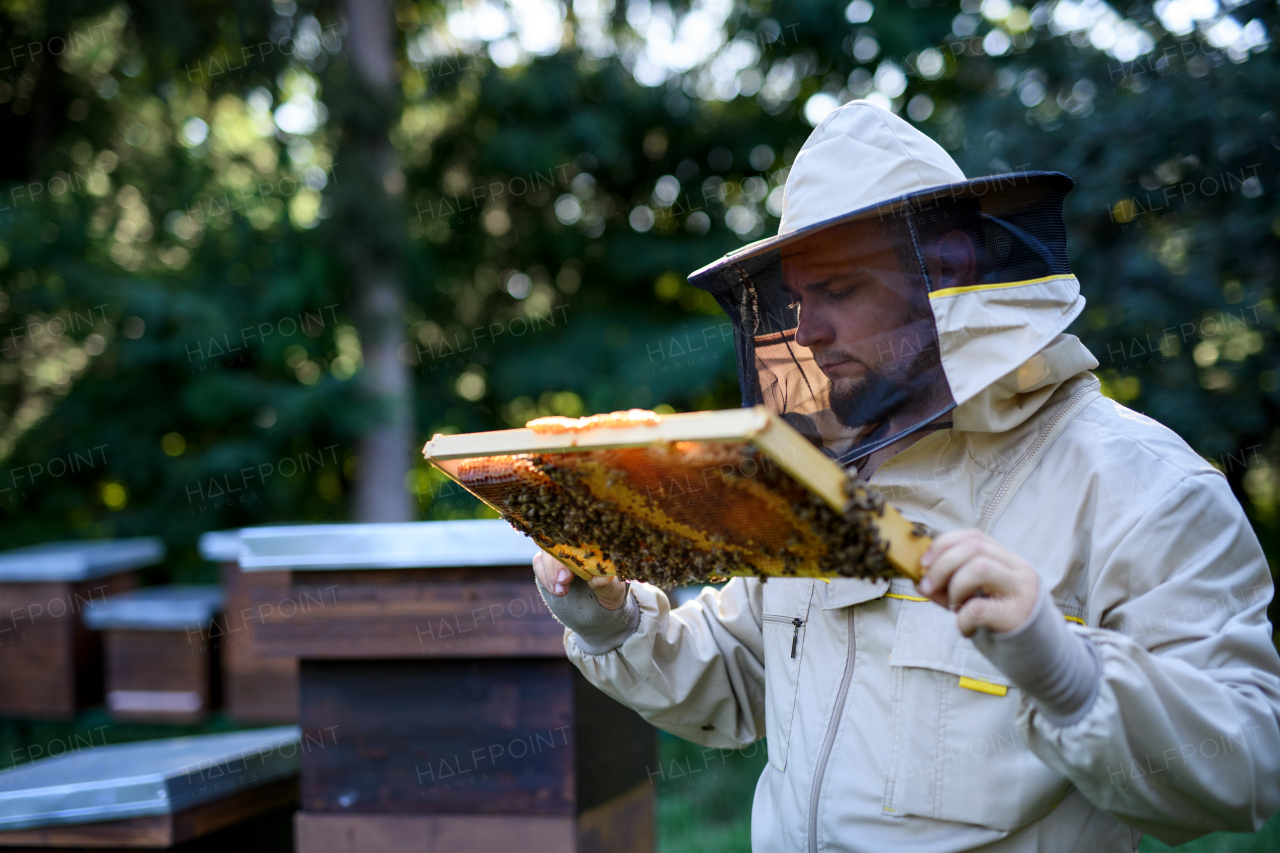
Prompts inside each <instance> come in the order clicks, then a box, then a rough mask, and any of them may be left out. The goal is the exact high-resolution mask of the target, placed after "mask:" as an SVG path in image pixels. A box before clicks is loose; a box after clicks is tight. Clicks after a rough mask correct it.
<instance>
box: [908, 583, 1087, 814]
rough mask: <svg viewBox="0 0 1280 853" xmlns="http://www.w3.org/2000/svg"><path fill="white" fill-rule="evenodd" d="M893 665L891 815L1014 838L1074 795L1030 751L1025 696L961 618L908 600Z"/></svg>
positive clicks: (928, 605) (924, 603)
mask: <svg viewBox="0 0 1280 853" xmlns="http://www.w3.org/2000/svg"><path fill="white" fill-rule="evenodd" d="M904 597H905V596H904ZM889 663H890V671H891V672H892V674H893V721H894V722H893V727H894V731H893V750H892V752H891V759H890V765H889V774H888V777H887V781H886V784H885V795H884V808H885V811H887V812H889V813H892V814H894V815H898V816H902V815H918V816H920V817H929V818H934V819H936V820H950V821H957V822H959V823H970V824H978V825H980V826H985V827H989V828H991V829H999V830H1012V829H1016V828H1017V827H1020V826H1023V825H1025V824H1027V823H1029V822H1030V821H1032V820H1035V819H1036V818H1038V817H1040V816H1041V815H1043V814H1044V813H1046V812H1047V811H1049V809H1051V808H1053V807H1054V806H1055V805H1056V804H1057V803H1058V801H1059V800H1060V799H1062V797H1063V796H1065V795H1066V793H1067V790H1068V786H1069V783H1068V782H1067V780H1066V779H1065V777H1063V776H1060V775H1059V774H1058V773H1056V772H1054V771H1053V770H1050V769H1049V768H1048V767H1047V766H1046V765H1045V764H1044V763H1043V762H1042V761H1041V760H1040V759H1039V758H1037V757H1036V756H1035V754H1034V753H1032V752H1031V750H1030V749H1029V748H1028V747H1027V740H1026V737H1025V734H1026V732H1025V730H1024V729H1021V728H1019V727H1018V725H1017V722H1016V719H1015V717H1016V714H1017V706H1018V692H1017V688H1015V687H1013V686H1012V684H1011V682H1010V681H1009V680H1008V679H1007V678H1005V676H1004V675H1003V674H1001V673H1000V671H999V670H997V669H996V668H995V667H994V666H992V665H991V663H990V662H989V661H987V659H986V658H985V657H983V655H982V653H981V652H979V651H978V649H977V647H976V646H974V645H973V643H972V642H970V641H969V640H967V639H965V637H964V636H963V635H962V634H961V633H960V631H959V629H957V628H956V624H955V614H954V613H951V612H950V611H947V610H944V609H943V608H941V607H938V606H936V605H934V604H932V603H930V602H928V601H912V600H910V599H908V600H906V601H903V607H902V608H901V610H900V611H899V613H898V619H897V622H896V624H895V628H894V638H893V651H892V653H891V654H890V658H889Z"/></svg>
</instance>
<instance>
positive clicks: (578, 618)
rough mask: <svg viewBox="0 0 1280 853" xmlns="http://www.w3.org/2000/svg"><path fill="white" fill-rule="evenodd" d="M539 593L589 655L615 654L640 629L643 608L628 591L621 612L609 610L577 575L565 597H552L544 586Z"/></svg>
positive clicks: (539, 585)
mask: <svg viewBox="0 0 1280 853" xmlns="http://www.w3.org/2000/svg"><path fill="white" fill-rule="evenodd" d="M534 582H535V583H537V584H538V592H540V593H541V594H542V600H543V601H545V602H546V603H547V609H548V610H550V611H551V615H553V616H555V617H556V619H557V620H558V621H559V622H560V624H562V625H564V626H565V627H566V628H568V629H569V630H570V631H572V632H573V638H574V642H575V643H577V646H578V648H580V649H581V650H582V651H583V652H585V653H586V654H589V655H602V654H604V653H606V652H611V651H613V650H614V649H616V648H618V646H621V645H622V644H623V643H625V642H626V641H627V638H628V637H630V636H631V635H632V634H634V633H635V632H636V629H637V628H638V627H639V626H640V605H639V604H638V603H637V602H636V598H635V596H634V595H632V594H631V590H630V589H628V590H627V598H626V601H624V602H623V604H622V606H621V607H619V608H618V609H617V610H606V609H605V608H604V605H602V604H601V603H600V601H599V600H598V599H597V598H596V594H595V593H594V592H592V590H591V585H590V584H588V583H587V582H586V581H584V580H583V579H582V578H580V577H578V576H577V575H574V576H573V582H572V583H570V584H569V591H568V592H567V593H565V594H564V595H562V596H561V595H552V594H551V593H549V592H547V590H546V588H545V587H544V586H543V585H542V582H541V581H539V580H537V579H536V578H535V579H534Z"/></svg>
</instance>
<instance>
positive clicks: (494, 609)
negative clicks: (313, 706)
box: [253, 567, 564, 659]
mask: <svg viewBox="0 0 1280 853" xmlns="http://www.w3.org/2000/svg"><path fill="white" fill-rule="evenodd" d="M442 571H443V572H444V576H449V575H453V576H457V577H465V574H459V570H442ZM468 571H469V570H468ZM435 572H436V570H409V571H401V570H395V571H386V572H383V571H369V572H343V573H337V572H334V573H329V572H324V573H321V572H309V573H306V574H305V575H304V576H300V577H299V578H295V581H294V583H293V585H292V586H291V587H290V588H289V596H290V601H291V602H293V604H292V605H291V606H289V607H288V608H279V607H275V606H273V604H274V603H273V602H272V601H271V600H270V599H269V598H266V597H264V592H263V591H262V590H260V589H258V588H254V590H253V595H254V599H255V605H256V606H258V607H259V608H260V610H261V612H262V614H263V616H262V620H261V623H260V624H259V626H258V627H257V629H256V631H255V639H254V643H255V647H256V648H258V649H259V650H261V651H262V653H263V654H270V655H296V656H298V657H301V658H327V659H342V658H346V659H371V658H422V657H441V658H458V657H544V658H545V657H553V658H563V657H564V641H563V636H564V628H563V626H562V625H561V624H560V623H559V622H557V621H556V620H555V617H553V616H552V615H551V612H550V611H549V610H548V609H547V606H546V604H545V603H544V602H543V601H542V598H541V597H540V596H539V595H538V592H537V588H536V587H535V586H534V584H533V581H532V574H533V572H532V569H531V568H530V567H518V568H513V569H504V570H502V571H501V572H493V571H487V572H481V573H480V574H481V576H482V577H483V576H487V577H489V578H491V579H489V580H476V581H467V580H453V581H444V580H438V579H432V580H428V579H427V578H430V577H432V575H433V573H435ZM517 572H518V574H516V573H517ZM317 575H320V576H321V577H319V578H317V577H316V576H317ZM303 577H305V579H306V581H308V582H307V583H303V582H301V580H302V578H303ZM504 577H505V578H506V579H499V578H504ZM267 595H269V593H267Z"/></svg>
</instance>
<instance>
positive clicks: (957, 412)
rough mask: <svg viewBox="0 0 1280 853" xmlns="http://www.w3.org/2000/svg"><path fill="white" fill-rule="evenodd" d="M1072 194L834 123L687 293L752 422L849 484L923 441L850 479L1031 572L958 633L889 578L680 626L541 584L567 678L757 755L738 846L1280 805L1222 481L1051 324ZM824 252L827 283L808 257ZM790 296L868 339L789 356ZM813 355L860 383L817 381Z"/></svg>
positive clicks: (871, 842) (1215, 816)
mask: <svg viewBox="0 0 1280 853" xmlns="http://www.w3.org/2000/svg"><path fill="white" fill-rule="evenodd" d="M1070 187H1071V181H1070V179H1068V178H1066V177H1065V176H1063V175H1057V174H1054V173H1024V174H1018V175H1005V176H997V177H993V178H984V179H977V180H973V181H967V180H965V178H964V175H963V174H962V173H961V172H960V170H959V168H958V167H957V166H956V165H955V163H954V162H953V161H952V160H951V158H950V157H949V156H948V155H947V154H946V152H944V151H943V150H942V149H941V148H940V147H938V146H937V145H936V144H934V143H933V142H932V141H930V140H929V139H928V138H927V137H925V136H924V135H923V134H921V133H920V132H919V131H917V130H915V129H914V128H912V127H911V126H910V125H908V124H907V123H906V122H903V121H902V120H900V119H898V118H897V117H896V116H894V115H892V114H891V113H889V112H887V111H885V110H882V109H880V108H878V107H876V106H874V105H872V104H869V103H866V102H861V101H855V102H852V103H850V104H847V105H845V106H844V107H842V108H841V109H839V110H836V111H835V112H833V113H831V114H830V115H829V116H828V117H827V118H826V119H825V120H824V121H823V122H822V123H821V124H820V125H819V126H818V127H817V128H816V129H815V130H814V132H813V135H812V136H811V137H810V139H809V141H808V142H807V143H806V144H805V146H804V148H803V149H802V150H801V152H800V154H799V156H798V157H797V158H796V161H795V164H794V166H793V168H792V170H791V173H790V176H789V178H788V181H787V186H786V190H785V210H784V215H783V219H782V224H781V227H780V233H779V236H777V237H774V238H769V239H767V240H763V241H761V242H759V243H756V244H752V245H750V246H747V247H745V248H743V249H742V250H740V251H738V252H736V253H733V254H731V255H729V256H727V257H726V258H724V259H722V260H721V261H718V262H717V263H715V264H713V265H711V266H709V267H707V268H705V269H703V270H699V271H698V272H697V273H694V274H693V275H692V276H691V277H690V280H691V281H692V282H693V283H694V284H696V285H698V286H700V287H704V288H706V289H707V290H709V291H710V292H712V293H713V294H714V295H715V296H716V298H717V299H718V300H719V301H720V304H721V305H722V306H723V307H724V308H725V310H726V311H727V313H728V314H729V316H730V318H731V319H732V320H733V322H734V324H735V331H736V334H737V337H736V341H737V354H738V370H739V376H740V379H741V382H742V387H743V396H744V400H743V403H744V404H745V405H753V404H759V403H763V404H765V405H767V406H770V407H771V408H772V409H773V410H774V411H776V412H777V413H778V414H780V415H782V416H783V417H785V418H787V420H788V421H789V422H791V423H792V424H793V425H795V426H796V427H797V428H798V429H800V430H801V432H803V433H804V434H805V435H806V436H808V437H809V439H810V440H811V441H813V442H814V443H816V444H817V445H818V446H820V447H822V448H823V449H824V450H825V451H826V452H828V453H829V454H830V455H831V456H832V457H833V458H836V459H837V460H839V461H840V462H841V463H844V464H849V465H858V464H860V463H861V461H862V460H865V459H867V458H868V457H869V455H870V454H872V453H874V452H878V451H881V450H883V449H884V448H887V447H890V446H891V445H894V446H897V445H895V442H902V441H903V439H904V437H907V438H912V439H915V440H914V442H913V443H910V445H909V446H907V447H906V449H904V450H901V451H900V452H897V453H896V455H893V456H892V457H891V458H889V459H888V461H886V462H884V463H883V464H881V465H879V467H878V468H876V470H875V473H874V476H873V477H872V480H871V482H872V484H873V485H875V486H876V487H878V488H879V489H880V490H881V491H883V492H884V493H885V495H886V496H887V497H888V499H889V500H890V501H891V502H892V503H894V504H895V505H897V506H898V507H899V508H900V509H901V510H902V512H903V513H904V515H906V516H907V517H908V518H910V519H912V520H915V521H920V522H923V523H925V524H927V525H928V526H929V527H931V528H933V529H934V530H937V531H947V530H955V529H959V528H977V529H978V530H981V531H983V532H984V533H986V534H989V535H990V536H991V537H994V539H995V540H997V541H998V542H999V543H1000V544H1001V545H1003V546H1004V547H1006V548H1007V549H1009V550H1011V551H1012V552H1014V553H1015V554H1017V555H1018V556H1020V557H1021V558H1022V559H1023V560H1025V561H1026V562H1027V563H1029V564H1030V565H1031V566H1032V567H1033V568H1034V571H1035V573H1036V576H1037V577H1038V581H1039V587H1038V589H1039V596H1040V597H1039V598H1038V599H1037V602H1036V606H1035V609H1034V611H1033V615H1032V617H1030V618H1028V619H1027V623H1026V625H1024V626H1023V628H1019V629H1016V630H1012V631H1007V632H1001V633H992V632H988V631H985V630H982V631H979V632H978V633H977V634H976V635H975V636H974V639H972V640H970V639H967V638H966V637H964V636H963V635H962V634H961V633H960V631H959V630H958V629H957V627H956V618H955V615H954V614H952V613H950V612H949V611H947V610H945V609H943V608H941V607H938V606H937V605H935V604H933V603H932V602H930V601H929V600H927V599H925V598H924V597H923V596H921V595H920V594H918V592H917V590H916V589H915V588H914V587H913V586H912V585H911V583H910V582H908V581H906V580H900V581H893V582H885V581H880V582H875V583H872V582H866V581H859V580H849V579H839V580H834V581H832V582H830V583H824V582H822V581H818V580H813V579H793V578H787V579H784V578H774V579H771V580H769V581H768V582H767V583H766V582H761V581H760V580H758V579H754V578H752V579H743V578H735V579H734V580H732V581H731V582H729V583H728V584H727V585H726V586H725V587H724V588H722V589H720V590H714V589H710V588H708V589H706V590H704V591H703V592H702V593H701V595H700V596H699V597H698V598H697V599H696V600H694V601H692V602H690V603H688V604H685V605H684V606H682V607H679V608H674V609H673V608H672V607H671V605H670V603H669V602H668V600H667V598H666V596H665V595H664V594H663V593H662V592H661V590H659V589H657V588H654V587H651V586H648V585H645V584H640V583H632V584H631V585H630V592H629V593H628V595H627V598H626V602H625V604H624V606H623V607H622V609H621V610H618V611H612V612H611V611H605V610H604V609H603V608H601V607H600V606H599V605H598V604H597V603H596V602H595V600H594V598H593V596H592V594H591V592H590V590H589V589H587V588H586V586H585V584H584V583H583V582H581V581H575V582H574V584H573V587H572V589H571V590H570V594H569V595H567V596H565V597H564V598H558V597H556V596H552V595H549V594H545V592H544V595H545V597H546V598H547V599H548V603H549V605H550V606H551V607H552V609H553V611H555V612H556V613H557V615H558V616H559V617H560V618H561V620H562V621H564V622H565V624H566V626H567V629H566V632H565V647H566V650H567V652H568V654H569V657H570V659H571V660H572V661H573V662H574V664H575V665H576V666H577V667H578V668H579V669H580V670H581V671H582V673H583V674H584V675H585V676H586V677H587V678H588V679H589V680H590V681H591V682H592V683H594V684H595V685H597V686H598V687H599V688H600V689H601V690H603V691H605V692H606V693H608V694H609V695H610V696H613V697H614V698H616V699H617V700H618V701H620V702H622V703H624V704H626V705H629V706H630V707H632V708H634V709H636V710H637V711H638V712H639V713H640V714H642V715H643V716H644V717H645V718H646V719H648V720H649V721H651V722H652V723H653V724H654V725H656V726H658V727H659V728H662V729H665V730H666V731H669V732H672V733H673V734H676V735H678V736H680V737H682V738H686V739H688V740H691V741H694V742H697V743H701V744H705V745H706V746H709V747H737V746H741V745H745V744H749V743H752V742H753V741H755V740H757V739H759V738H761V737H765V736H767V738H768V754H769V762H768V766H767V767H766V769H765V770H764V773H763V774H762V776H761V778H760V781H759V784H758V786H757V788H756V795H755V800H754V803H753V806H752V843H753V849H754V850H756V851H757V853H764V851H811V853H817V851H854V850H869V851H878V850H887V849H909V850H921V851H939V853H941V851H961V850H979V849H981V850H991V851H1028V853H1029V852H1030V851H1059V850H1060V851H1069V850H1070V851H1076V850H1091V851H1093V850H1096V851H1121V850H1125V851H1131V850H1133V849H1135V848H1136V846H1137V843H1138V841H1139V839H1140V838H1141V835H1142V834H1143V833H1150V834H1152V835H1154V836H1156V837H1157V838H1159V839H1161V840H1163V841H1165V842H1168V843H1174V844H1176V843H1181V842H1183V841H1186V840H1188V839H1191V838H1194V837H1196V836H1198V835H1201V834H1203V833H1206V832H1210V831H1213V830H1219V829H1230V830H1237V831H1251V830H1255V829H1257V828H1259V827H1260V826H1261V825H1262V824H1263V823H1264V822H1265V821H1266V820H1267V819H1269V818H1270V817H1271V816H1272V814H1273V813H1275V811H1276V810H1277V808H1280V719H1278V718H1280V658H1278V657H1277V654H1276V650H1275V647H1274V645H1273V643H1272V629H1271V626H1270V624H1269V623H1268V621H1267V618H1266V609H1267V605H1268V603H1269V602H1270V600H1271V596H1272V594H1273V585H1272V580H1271V575H1270V571H1269V569H1268V566H1267V562H1266V560H1265V558H1264V557H1263V554H1262V550H1261V548H1260V547H1259V545H1258V541H1257V539H1256V537H1255V536H1254V534H1253V531H1252V530H1251V528H1250V527H1249V524H1248V522H1247V520H1246V519H1245V516H1244V513H1243V512H1242V510H1241V508H1240V506H1239V504H1238V503H1237V501H1236V500H1235V498H1234V497H1233V495H1232V494H1231V491H1230V489H1229V488H1228V486H1227V483H1226V480H1225V479H1224V478H1223V476H1222V475H1221V474H1219V473H1218V472H1217V471H1216V470H1214V469H1213V468H1212V467H1211V466H1209V465H1208V464H1206V463H1205V461H1204V460H1203V459H1201V458H1200V457H1199V456H1198V455H1196V454H1195V453H1194V452H1193V451H1192V450H1191V449H1190V448H1189V447H1188V446H1187V445H1186V443H1185V442H1183V441H1182V440H1181V439H1180V438H1179V437H1178V436H1176V435H1175V434H1174V433H1172V432H1171V431H1170V430H1168V429H1166V428H1165V427H1163V426H1161V425H1160V424H1158V423H1156V422H1154V421H1152V420H1150V419H1149V418H1146V417H1143V416H1142V415H1139V414H1137V413H1135V412H1132V411H1130V410H1128V409H1126V408H1125V407H1123V406H1121V405H1118V404H1116V403H1114V402H1112V401H1111V400H1108V399H1107V398H1105V397H1103V396H1102V395H1101V394H1100V392H1099V383H1098V381H1097V380H1096V379H1095V378H1094V377H1093V375H1092V374H1090V373H1089V370H1090V369H1091V368H1094V367H1096V366H1097V362H1096V360H1095V359H1094V358H1093V356H1092V355H1091V354H1090V353H1089V351H1088V350H1087V349H1086V348H1085V347H1084V346H1083V345H1082V344H1081V343H1080V342H1079V340H1077V339H1076V338H1075V337H1073V336H1070V335H1067V334H1065V330H1066V328H1067V327H1068V326H1069V325H1070V323H1071V322H1072V320H1074V319H1075V318H1076V317H1077V316H1078V315H1079V314H1080V312H1081V310H1082V309H1083V307H1084V300H1083V299H1082V298H1081V296H1080V293H1079V285H1078V283H1077V281H1076V279H1075V277H1074V276H1073V275H1071V272H1070V269H1069V267H1068V264H1067V259H1066V251H1065V233H1064V229H1063V224H1062V216H1061V206H1062V199H1063V197H1064V196H1065V195H1066V193H1067V192H1068V191H1069V189H1070ZM819 248H821V249H822V251H825V252H828V254H830V253H831V252H835V253H836V255H831V256H832V257H834V256H837V255H838V256H839V257H840V258H842V260H841V262H840V264H837V265H835V266H834V267H833V268H832V269H831V270H826V268H825V267H823V265H822V264H816V265H815V264H813V263H811V261H812V259H813V258H814V257H816V255H815V254H814V253H815V252H817V251H818V249H819ZM806 264H808V266H806ZM835 267H838V268H835ZM801 271H803V274H801ZM824 276H826V277H827V278H824ZM828 278H831V279H832V280H834V279H835V278H839V279H840V280H841V281H846V280H847V281H849V282H852V283H846V284H841V285H840V286H839V287H831V286H828V283H827V282H828ZM808 287H814V288H819V289H820V290H821V296H822V298H823V299H827V298H829V299H831V300H832V304H833V305H836V306H837V308H838V306H839V305H840V304H844V305H847V306H849V307H848V314H847V316H848V318H849V323H851V324H854V325H852V326H850V328H855V327H858V326H857V324H858V323H862V324H863V326H861V327H860V328H866V329H867V331H866V334H865V337H864V338H863V339H860V340H858V341H857V342H855V344H853V345H850V346H848V347H846V349H847V351H845V352H842V353H838V354H837V355H835V356H833V355H832V354H831V353H830V352H828V351H822V352H819V351H818V350H812V351H811V350H810V349H809V346H808V345H807V344H806V332H805V330H804V325H803V322H802V321H801V317H802V316H803V312H804V311H807V310H809V309H808V308H807V307H804V308H803V309H802V310H801V311H800V312H799V313H798V312H797V307H796V306H797V299H796V294H797V291H798V290H803V289H804V288H808ZM806 304H807V303H806ZM815 352H819V357H818V359H817V362H816V363H815V355H814V353H815ZM833 359H836V360H837V361H838V360H840V359H844V360H846V361H847V362H849V363H856V365H857V366H858V370H857V371H856V372H855V374H854V375H855V376H856V379H854V380H849V381H848V382H845V383H844V384H841V382H838V381H836V380H834V379H833V380H831V381H830V382H828V381H827V380H826V377H825V376H824V373H827V374H828V375H829V372H830V371H832V370H833V368H832V365H831V363H830V362H831V361H832V360H833ZM815 366H816V367H818V368H821V369H818V370H815ZM837 367H838V365H837Z"/></svg>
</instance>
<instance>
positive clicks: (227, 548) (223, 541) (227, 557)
mask: <svg viewBox="0 0 1280 853" xmlns="http://www.w3.org/2000/svg"><path fill="white" fill-rule="evenodd" d="M200 556H201V557H203V558H204V559H206V560H208V561H209V562H211V563H234V562H235V561H236V558H237V557H239V556H240V531H239V530H211V531H209V532H208V533H201V534H200Z"/></svg>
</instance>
